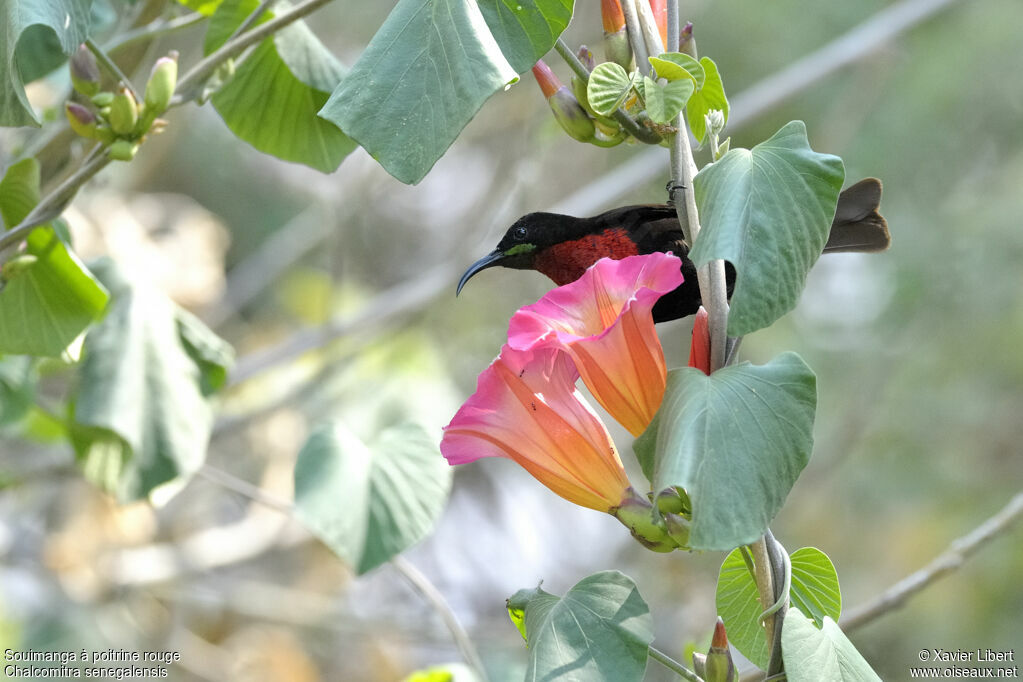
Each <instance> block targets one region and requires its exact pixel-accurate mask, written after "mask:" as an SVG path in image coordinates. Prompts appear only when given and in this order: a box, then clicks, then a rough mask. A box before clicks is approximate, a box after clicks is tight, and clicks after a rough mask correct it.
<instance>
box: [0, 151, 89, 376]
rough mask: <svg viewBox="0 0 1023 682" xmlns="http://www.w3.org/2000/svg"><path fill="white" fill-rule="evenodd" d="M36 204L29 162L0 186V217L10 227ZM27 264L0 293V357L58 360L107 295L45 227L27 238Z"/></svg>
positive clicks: (34, 167) (33, 166)
mask: <svg viewBox="0 0 1023 682" xmlns="http://www.w3.org/2000/svg"><path fill="white" fill-rule="evenodd" d="M38 201H39V164H38V162H36V160H35V159H32V158H29V159H25V160H23V161H20V162H18V163H16V164H14V165H13V166H11V167H10V168H9V169H8V170H7V174H6V175H5V176H4V179H3V180H2V181H0V215H2V216H3V220H4V223H5V224H7V225H8V226H13V225H16V224H18V223H19V222H21V221H22V220H23V219H24V218H25V216H26V215H28V213H29V211H31V210H32V208H33V207H34V206H35V205H36V203H37V202H38ZM26 241H27V246H26V250H25V254H27V255H28V256H30V257H31V259H33V260H31V262H30V263H29V264H27V265H25V266H24V267H20V268H18V270H17V271H16V273H15V272H12V273H9V276H10V279H9V281H7V282H6V283H4V284H3V289H0V353H9V354H12V355H17V354H24V355H40V356H48V357H59V356H60V355H61V353H63V352H64V350H65V349H66V348H67V347H68V345H69V344H70V343H71V342H72V341H74V340H75V339H76V338H77V337H78V335H79V334H81V333H82V332H83V331H84V330H85V329H86V327H88V326H89V325H90V324H91V323H92V322H93V321H94V320H96V319H98V318H99V316H100V315H101V314H102V313H103V311H104V309H105V308H106V304H107V298H108V296H107V292H106V290H105V289H104V288H103V287H102V286H101V285H100V284H99V283H98V282H97V281H96V279H95V278H94V277H93V276H92V273H90V272H89V270H88V269H87V268H86V267H85V266H84V265H83V264H82V263H81V262H80V261H79V260H78V258H77V257H76V256H75V255H74V253H72V252H70V251H68V250H67V248H66V247H65V245H64V243H63V242H62V241H61V240H60V239H59V238H58V237H57V235H56V234H55V233H54V231H53V229H51V228H50V227H46V226H43V227H39V228H36V229H35V230H33V231H32V232H31V233H29V235H28V239H27V240H26Z"/></svg>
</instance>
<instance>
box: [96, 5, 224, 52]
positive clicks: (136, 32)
mask: <svg viewBox="0 0 1023 682" xmlns="http://www.w3.org/2000/svg"><path fill="white" fill-rule="evenodd" d="M208 18H209V17H207V16H205V15H204V14H200V13H199V12H191V13H189V14H185V15H183V16H180V17H175V18H174V19H169V20H167V21H154V22H153V23H151V24H147V25H146V26H139V27H138V28H136V29H133V30H131V31H126V32H124V33H122V34H121V35H119V36H117V38H116V39H115V40H114V42H112V43H110V44H109V45H107V46H106V51H107V54H110V53H112V52H116V51H117V50H120V49H122V48H124V47H127V46H128V45H131V44H132V43H137V42H139V41H140V40H148V39H150V38H157V37H159V36H162V35H166V34H168V33H173V32H174V31H180V30H182V29H186V28H188V27H189V26H195V25H196V24H199V23H202V22H203V21H206V20H207V19H208Z"/></svg>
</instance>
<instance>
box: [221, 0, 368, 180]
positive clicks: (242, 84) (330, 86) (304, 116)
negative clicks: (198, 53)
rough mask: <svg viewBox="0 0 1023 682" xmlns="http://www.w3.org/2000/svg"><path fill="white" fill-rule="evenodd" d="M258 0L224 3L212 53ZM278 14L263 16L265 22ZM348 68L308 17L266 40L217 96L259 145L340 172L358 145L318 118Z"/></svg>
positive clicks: (224, 113) (225, 114)
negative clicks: (317, 31) (318, 36)
mask: <svg viewBox="0 0 1023 682" xmlns="http://www.w3.org/2000/svg"><path fill="white" fill-rule="evenodd" d="M258 4H259V2H258V0H224V2H223V3H222V4H221V5H220V6H219V7H218V8H217V11H216V13H215V14H214V15H213V18H212V19H211V20H210V27H209V30H208V32H207V34H206V48H205V49H206V52H207V53H209V52H212V51H213V50H215V49H217V48H218V47H220V45H221V44H223V42H224V41H226V40H227V39H228V37H229V36H230V35H231V33H232V32H233V31H234V30H235V29H236V28H237V27H238V25H239V24H240V23H241V22H242V21H243V20H244V19H245V17H247V16H248V15H249V14H251V13H252V11H253V10H255V8H256V6H257V5H258ZM272 16H273V15H272V14H271V13H270V12H267V13H265V15H264V16H263V17H262V18H261V21H267V20H269V19H270V18H271V17H272ZM343 77H344V69H343V68H342V67H341V64H340V63H339V62H338V61H337V60H336V59H335V58H334V56H333V55H332V54H331V53H330V52H329V51H328V50H327V49H326V48H325V47H324V46H323V44H322V43H320V41H319V39H318V38H317V37H316V36H315V35H314V34H313V32H312V31H310V30H309V27H308V26H306V24H305V23H304V22H302V21H297V22H295V23H294V24H292V25H290V26H287V27H285V28H284V29H282V30H280V31H278V32H277V33H276V34H275V35H274V36H272V37H270V38H267V39H266V40H264V41H263V42H261V43H260V44H259V45H258V46H257V47H256V48H255V50H253V52H252V54H251V55H249V57H248V58H246V59H245V61H244V62H242V64H241V65H240V66H239V67H238V70H237V72H236V73H235V74H234V76H233V77H232V78H231V80H230V81H228V82H227V84H226V85H224V87H222V88H221V89H220V90H218V91H217V92H216V94H214V95H213V106H214V107H215V108H216V110H217V112H218V113H219V114H220V116H221V118H223V119H224V123H226V124H227V127H228V128H230V129H231V131H232V132H233V133H234V134H235V135H237V136H238V137H239V138H241V139H243V140H245V141H246V142H248V143H249V144H251V145H252V146H253V147H255V148H256V149H258V150H260V151H261V152H265V153H267V154H271V155H273V156H276V157H277V158H279V159H284V160H285V161H295V162H297V163H302V164H305V165H307V166H310V167H312V168H315V169H316V170H318V171H321V172H323V173H331V172H333V171H334V170H336V169H337V167H338V166H339V165H340V164H341V162H342V161H343V160H344V158H345V157H346V156H347V155H348V154H349V153H351V152H352V151H353V150H354V149H355V147H356V144H355V142H353V141H352V140H351V139H350V138H349V137H348V136H347V135H345V134H344V133H342V132H341V130H340V129H339V128H338V127H337V126H336V125H334V124H333V123H331V122H330V121H327V120H325V119H323V118H320V117H319V116H317V113H318V112H319V110H320V109H321V108H322V107H323V105H324V104H325V103H326V102H327V98H328V97H329V96H330V93H331V91H333V90H334V88H335V87H337V85H338V83H340V82H341V79H342V78H343Z"/></svg>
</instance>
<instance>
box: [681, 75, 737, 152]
mask: <svg viewBox="0 0 1023 682" xmlns="http://www.w3.org/2000/svg"><path fill="white" fill-rule="evenodd" d="M700 66H702V67H703V72H704V74H705V76H704V81H703V84H702V85H700V88H699V89H698V90H697V91H696V92H695V93H693V96H692V97H690V98H689V104H688V105H687V106H686V120H688V121H689V129H690V130H691V131H693V137H695V138H696V141H697V142H699V143H701V144H702V143H703V138H704V137H706V136H707V123H706V121H704V119H703V117H704V115H705V114H706V113H707V112H708V111H710V110H711V109H720V110H721V113H723V114H724V116H725V123H728V98H727V97H725V86H724V83H722V82H721V74H720V73H718V67H717V64H715V63H714V61H713V60H712V59H711V58H710V57H703V58H702V59H700Z"/></svg>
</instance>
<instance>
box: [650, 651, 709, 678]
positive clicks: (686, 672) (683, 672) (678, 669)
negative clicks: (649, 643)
mask: <svg viewBox="0 0 1023 682" xmlns="http://www.w3.org/2000/svg"><path fill="white" fill-rule="evenodd" d="M649 651H650V658H652V659H654V660H655V661H657V662H658V663H660V664H661V665H663V666H664V667H665V668H667V669H668V670H670V671H672V672H674V673H677V674H678V676H679V677H681V678H682V679H683V680H689V682H704V680H703V678H702V677H700V676H699V675H697V674H696V673H694V672H693V671H692V670H690V669H689V668H687V667H685V666H684V665H682V664H681V663H679V662H678V661H676V660H675V659H674V658H672V657H671V656H668V655H667V654H666V653H664V652H663V651H661V650H659V649H655V648H654V647H649Z"/></svg>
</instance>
